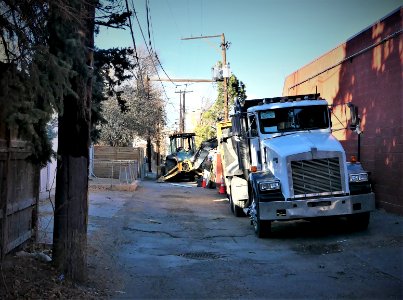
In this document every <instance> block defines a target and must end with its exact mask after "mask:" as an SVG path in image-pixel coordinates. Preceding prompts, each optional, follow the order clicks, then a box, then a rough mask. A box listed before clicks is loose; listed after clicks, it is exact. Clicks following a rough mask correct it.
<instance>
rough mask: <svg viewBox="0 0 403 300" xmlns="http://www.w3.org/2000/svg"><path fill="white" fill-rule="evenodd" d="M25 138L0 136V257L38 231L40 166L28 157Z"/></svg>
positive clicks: (28, 152)
mask: <svg viewBox="0 0 403 300" xmlns="http://www.w3.org/2000/svg"><path fill="white" fill-rule="evenodd" d="M29 154H30V151H29V148H28V146H27V144H26V143H25V142H21V141H11V144H10V147H7V146H6V141H5V140H1V139H0V257H1V258H4V256H5V255H6V254H7V253H8V252H10V251H12V250H13V249H15V248H16V247H18V246H20V245H21V244H23V243H24V242H25V241H27V240H28V239H30V238H31V237H32V236H33V235H34V234H35V228H36V212H37V205H38V198H39V168H37V167H35V166H33V165H32V164H30V163H29V162H28V161H27V160H26V158H27V157H28V156H29Z"/></svg>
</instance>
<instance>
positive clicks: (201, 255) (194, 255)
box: [178, 252, 222, 260]
mask: <svg viewBox="0 0 403 300" xmlns="http://www.w3.org/2000/svg"><path fill="white" fill-rule="evenodd" d="M178 256H180V257H184V258H189V259H197V260H205V259H220V258H221V257H222V256H221V255H219V254H217V253H213V252H187V253H182V254H178Z"/></svg>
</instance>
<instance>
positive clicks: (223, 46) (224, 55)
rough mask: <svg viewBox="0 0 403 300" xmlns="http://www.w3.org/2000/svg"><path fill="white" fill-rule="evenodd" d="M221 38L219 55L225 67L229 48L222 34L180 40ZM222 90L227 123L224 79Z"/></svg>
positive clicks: (226, 94)
mask: <svg viewBox="0 0 403 300" xmlns="http://www.w3.org/2000/svg"><path fill="white" fill-rule="evenodd" d="M218 37H220V38H221V45H220V46H221V55H222V66H223V67H224V66H226V65H227V49H228V48H229V43H228V42H226V41H225V35H224V33H222V34H218V35H206V36H199V37H189V38H182V39H181V40H196V39H211V38H218ZM223 88H224V121H228V79H227V78H226V77H224V81H223Z"/></svg>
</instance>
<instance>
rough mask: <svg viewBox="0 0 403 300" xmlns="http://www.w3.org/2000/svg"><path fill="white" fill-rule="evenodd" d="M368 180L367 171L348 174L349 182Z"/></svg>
mask: <svg viewBox="0 0 403 300" xmlns="http://www.w3.org/2000/svg"><path fill="white" fill-rule="evenodd" d="M363 181H368V173H359V174H350V182H363Z"/></svg>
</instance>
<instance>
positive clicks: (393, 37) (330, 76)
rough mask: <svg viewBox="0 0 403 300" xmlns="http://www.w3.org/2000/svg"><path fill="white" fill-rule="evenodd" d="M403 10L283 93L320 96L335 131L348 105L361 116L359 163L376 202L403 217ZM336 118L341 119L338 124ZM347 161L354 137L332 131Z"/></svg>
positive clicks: (299, 74)
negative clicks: (326, 104) (332, 114)
mask: <svg viewBox="0 0 403 300" xmlns="http://www.w3.org/2000/svg"><path fill="white" fill-rule="evenodd" d="M402 15H403V7H400V8H398V9H397V10H395V11H394V12H392V13H391V14H389V15H388V16H386V17H385V18H383V19H382V20H380V21H379V22H377V23H375V24H374V25H372V26H371V27H369V28H368V29H365V30H363V31H362V32H360V33H359V34H357V35H356V36H354V37H352V38H351V39H349V40H348V41H347V42H346V43H344V44H342V45H340V46H338V47H336V48H334V49H332V50H331V51H329V52H328V53H325V54H324V55H322V56H321V57H319V58H317V59H316V60H315V61H313V62H311V63H310V64H308V65H306V66H304V67H302V68H301V69H299V70H298V71H296V72H294V73H293V74H291V75H290V76H288V77H287V78H286V80H285V84H284V90H283V94H284V95H295V94H305V93H314V92H316V91H317V92H319V93H320V94H321V96H322V97H323V98H325V99H327V100H328V101H329V104H333V105H334V109H333V111H334V112H335V114H336V116H337V119H336V118H334V119H333V120H332V121H333V126H334V128H343V127H344V128H346V127H348V126H347V125H348V123H347V120H348V119H349V109H348V108H347V106H346V105H345V104H346V103H348V102H352V103H353V104H355V105H356V106H358V108H359V114H360V117H361V120H362V121H361V125H362V126H361V129H362V131H363V134H362V135H361V162H362V163H363V165H364V167H365V168H366V169H367V170H369V171H370V172H371V174H372V180H373V182H374V188H375V192H376V198H377V202H378V204H380V205H381V206H382V207H384V208H386V209H387V210H389V211H394V212H398V213H400V214H403V179H402V178H403V129H402V119H403V107H402V102H403V99H402V98H403V96H402V95H403V88H402V82H403V80H402V65H403V37H402V36H403V32H402V30H403V28H402V24H403V23H402V19H403V18H402ZM338 120H341V123H342V124H340V123H339V122H338ZM334 134H335V136H336V137H337V138H338V139H339V140H340V141H341V142H342V144H343V146H344V148H345V149H346V152H347V153H346V154H347V157H349V156H350V155H357V137H358V136H357V134H356V133H355V132H352V131H350V130H341V131H336V132H334Z"/></svg>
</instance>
